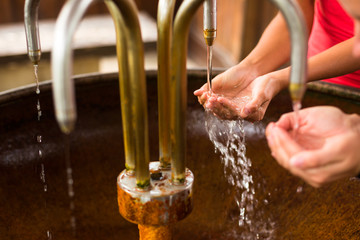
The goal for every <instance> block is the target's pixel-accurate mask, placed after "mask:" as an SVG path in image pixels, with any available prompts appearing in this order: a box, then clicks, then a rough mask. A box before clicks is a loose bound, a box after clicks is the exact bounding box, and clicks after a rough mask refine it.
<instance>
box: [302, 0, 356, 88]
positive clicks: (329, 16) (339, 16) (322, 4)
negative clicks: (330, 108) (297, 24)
mask: <svg viewBox="0 0 360 240" xmlns="http://www.w3.org/2000/svg"><path fill="white" fill-rule="evenodd" d="M353 36H354V21H353V19H352V18H351V17H350V16H349V15H348V14H347V13H346V12H345V10H344V9H343V8H342V7H341V5H340V4H339V3H338V2H337V0H316V1H315V16H314V23H313V27H312V31H311V35H310V38H309V52H308V56H309V57H311V56H314V55H316V54H318V53H320V52H322V51H324V50H326V49H328V48H330V47H332V46H334V45H336V44H338V43H340V42H343V41H345V40H347V39H349V38H352V37H353ZM325 81H327V82H331V83H336V84H340V85H346V86H351V87H357V88H360V70H359V71H356V72H353V73H350V74H346V75H343V76H339V77H335V78H331V79H327V80H325Z"/></svg>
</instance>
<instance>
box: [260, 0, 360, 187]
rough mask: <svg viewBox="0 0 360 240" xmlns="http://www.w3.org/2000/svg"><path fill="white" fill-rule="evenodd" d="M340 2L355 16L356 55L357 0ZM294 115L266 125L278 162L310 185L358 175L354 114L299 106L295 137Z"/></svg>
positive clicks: (359, 142) (358, 128)
mask: <svg viewBox="0 0 360 240" xmlns="http://www.w3.org/2000/svg"><path fill="white" fill-rule="evenodd" d="M329 2H330V1H329ZM340 2H341V3H342V4H343V6H344V8H345V9H346V10H347V12H348V13H349V14H350V15H352V16H353V17H354V19H355V22H356V24H355V30H356V32H355V38H354V42H353V49H352V52H353V55H354V56H358V57H359V56H360V1H359V0H341V1H340ZM358 61H359V62H360V60H358ZM295 117H296V116H295V113H287V114H284V115H283V116H282V117H281V118H280V119H279V121H277V122H276V123H270V124H269V125H268V126H267V128H266V137H267V140H268V144H269V147H270V150H271V153H272V155H273V157H274V158H275V159H276V160H277V161H278V163H279V164H280V165H281V166H283V167H284V168H286V169H288V170H289V171H290V172H291V173H293V174H294V175H296V176H299V177H301V178H302V179H303V180H304V181H306V182H307V183H308V184H310V185H312V186H314V187H320V186H323V185H326V184H327V183H330V182H332V181H335V180H338V179H342V178H346V177H353V176H356V175H358V177H360V176H359V173H360V116H359V115H358V114H345V113H343V112H342V111H341V110H340V109H338V108H335V107H331V106H319V107H311V108H306V109H303V110H301V111H299V123H300V124H299V128H298V129H296V138H294V135H293V134H292V132H293V130H294V127H293V126H294V119H295Z"/></svg>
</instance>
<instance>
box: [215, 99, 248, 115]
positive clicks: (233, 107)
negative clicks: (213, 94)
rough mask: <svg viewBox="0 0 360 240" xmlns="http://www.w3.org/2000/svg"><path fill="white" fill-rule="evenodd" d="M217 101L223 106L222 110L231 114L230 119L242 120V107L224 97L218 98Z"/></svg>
mask: <svg viewBox="0 0 360 240" xmlns="http://www.w3.org/2000/svg"><path fill="white" fill-rule="evenodd" d="M217 101H218V102H219V103H220V104H221V106H222V108H224V109H226V110H227V112H228V114H229V117H228V119H231V120H237V119H239V118H242V116H241V114H240V112H241V106H239V105H238V104H236V103H234V102H233V101H231V100H229V99H227V98H224V97H218V99H217Z"/></svg>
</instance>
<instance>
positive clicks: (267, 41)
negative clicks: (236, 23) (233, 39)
mask: <svg viewBox="0 0 360 240" xmlns="http://www.w3.org/2000/svg"><path fill="white" fill-rule="evenodd" d="M289 57H290V41H289V34H288V30H287V26H286V22H285V20H284V19H283V17H282V16H281V14H280V13H278V14H277V16H276V17H275V18H274V19H273V20H272V21H271V23H270V24H269V26H268V27H267V28H266V29H265V31H264V33H263V35H262V36H261V38H260V40H259V42H258V44H257V45H256V47H255V48H254V49H253V50H252V51H251V53H250V54H249V55H248V56H247V57H246V58H245V59H244V60H243V61H242V62H241V64H246V65H247V66H250V67H252V68H253V69H255V70H256V71H257V73H258V76H260V75H264V74H266V73H268V72H271V71H274V70H275V69H277V68H279V67H280V66H281V65H283V64H285V63H286V62H287V61H288V60H289Z"/></svg>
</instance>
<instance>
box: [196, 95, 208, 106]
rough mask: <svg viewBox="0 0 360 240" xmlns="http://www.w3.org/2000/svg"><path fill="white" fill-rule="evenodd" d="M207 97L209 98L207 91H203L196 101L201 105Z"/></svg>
mask: <svg viewBox="0 0 360 240" xmlns="http://www.w3.org/2000/svg"><path fill="white" fill-rule="evenodd" d="M208 99H209V94H208V92H204V93H203V94H202V95H201V96H200V97H198V101H199V103H200V104H201V105H204V104H205V103H206V101H207V100H208Z"/></svg>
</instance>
